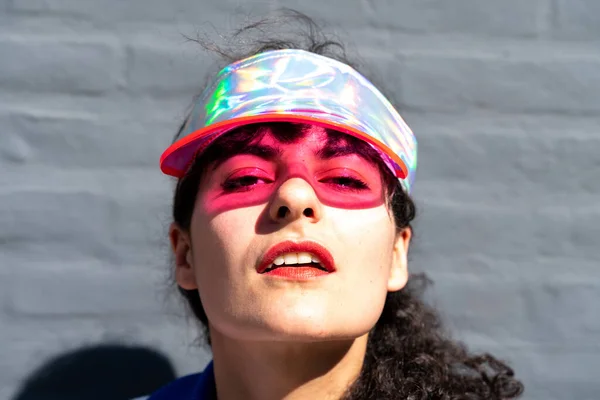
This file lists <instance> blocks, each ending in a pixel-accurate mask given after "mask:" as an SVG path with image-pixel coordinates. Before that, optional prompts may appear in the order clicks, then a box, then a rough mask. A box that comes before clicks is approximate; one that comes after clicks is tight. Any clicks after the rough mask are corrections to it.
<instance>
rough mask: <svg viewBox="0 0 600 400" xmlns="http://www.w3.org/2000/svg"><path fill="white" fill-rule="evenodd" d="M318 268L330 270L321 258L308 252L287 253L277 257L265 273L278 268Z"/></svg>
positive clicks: (325, 270)
mask: <svg viewBox="0 0 600 400" xmlns="http://www.w3.org/2000/svg"><path fill="white" fill-rule="evenodd" d="M284 267H288V268H316V269H319V270H321V271H324V272H329V271H328V270H327V268H325V267H324V266H323V264H321V261H320V260H319V258H318V257H317V256H315V255H313V254H310V253H308V252H301V253H287V254H284V255H281V256H279V257H277V258H276V259H275V260H274V261H273V263H272V264H271V266H270V267H268V268H267V269H265V270H264V271H263V273H268V272H271V271H273V270H276V269H278V268H284Z"/></svg>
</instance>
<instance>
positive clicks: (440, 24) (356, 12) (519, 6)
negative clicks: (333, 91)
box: [279, 0, 546, 37]
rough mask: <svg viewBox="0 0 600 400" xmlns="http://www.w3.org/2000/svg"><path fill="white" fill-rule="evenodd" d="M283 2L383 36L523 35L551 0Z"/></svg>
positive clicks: (534, 25) (531, 31) (531, 29)
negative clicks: (402, 33) (397, 33)
mask: <svg viewBox="0 0 600 400" xmlns="http://www.w3.org/2000/svg"><path fill="white" fill-rule="evenodd" d="M279 4H281V5H282V6H285V7H292V8H294V9H298V10H300V11H302V12H305V13H306V14H308V15H309V16H313V17H314V18H317V19H318V21H322V22H323V24H324V25H325V26H329V25H331V24H335V25H337V26H342V27H343V28H344V29H346V28H354V27H357V26H358V27H361V26H365V25H368V26H369V27H371V29H380V30H381V34H382V35H385V34H386V31H388V30H403V31H409V32H412V33H436V32H437V33H448V32H456V33H472V34H484V35H501V36H513V37H514V36H516V37H519V36H533V35H535V34H536V33H537V32H538V29H539V26H540V24H541V22H542V21H541V10H542V6H544V5H545V4H546V0H541V1H540V0H533V1H528V2H521V1H518V0H509V1H505V2H489V1H488V2H482V1H477V0H458V1H453V2H452V3H448V2H446V1H443V0H431V1H419V0H407V1H401V2H398V1H393V0H383V1H381V0H365V1H359V0H352V1H346V2H345V3H344V5H345V7H342V8H340V7H339V5H338V4H337V3H335V2H331V3H325V4H323V3H319V2H299V1H296V0H280V1H279Z"/></svg>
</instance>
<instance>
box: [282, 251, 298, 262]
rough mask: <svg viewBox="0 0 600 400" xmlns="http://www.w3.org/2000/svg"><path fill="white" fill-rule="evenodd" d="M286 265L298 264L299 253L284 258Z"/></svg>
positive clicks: (286, 255)
mask: <svg viewBox="0 0 600 400" xmlns="http://www.w3.org/2000/svg"><path fill="white" fill-rule="evenodd" d="M283 259H284V261H285V263H286V265H290V264H298V253H289V254H285V255H284V256H283Z"/></svg>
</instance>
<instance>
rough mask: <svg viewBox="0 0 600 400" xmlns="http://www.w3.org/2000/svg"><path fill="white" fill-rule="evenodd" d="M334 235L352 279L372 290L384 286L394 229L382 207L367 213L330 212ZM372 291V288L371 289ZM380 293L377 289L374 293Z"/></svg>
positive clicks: (360, 211)
mask: <svg viewBox="0 0 600 400" xmlns="http://www.w3.org/2000/svg"><path fill="white" fill-rule="evenodd" d="M330 212H331V213H332V220H335V221H336V224H335V228H334V230H335V234H336V237H338V238H339V242H340V246H341V247H343V254H345V258H346V260H345V262H346V263H348V264H349V265H351V268H352V270H353V271H354V272H355V274H354V276H356V277H361V278H363V279H367V280H366V281H365V284H367V283H368V282H372V283H373V285H375V287H377V288H379V287H380V286H381V285H384V286H386V285H387V284H386V282H387V278H388V275H389V271H390V267H391V263H392V259H393V250H394V248H393V246H394V233H395V227H394V223H393V221H392V219H391V216H390V215H389V214H388V212H387V209H386V208H385V207H383V206H382V207H377V208H372V209H368V210H353V211H347V210H340V209H331V210H330ZM374 289H375V288H374ZM375 290H379V289H375Z"/></svg>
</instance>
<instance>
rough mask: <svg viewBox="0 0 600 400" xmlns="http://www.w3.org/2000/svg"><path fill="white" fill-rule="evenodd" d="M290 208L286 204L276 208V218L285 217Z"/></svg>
mask: <svg viewBox="0 0 600 400" xmlns="http://www.w3.org/2000/svg"><path fill="white" fill-rule="evenodd" d="M289 211H290V210H289V209H288V208H287V207H286V206H281V207H279V210H277V218H285V217H286V215H287V214H288V212H289Z"/></svg>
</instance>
